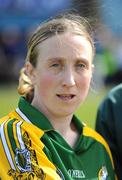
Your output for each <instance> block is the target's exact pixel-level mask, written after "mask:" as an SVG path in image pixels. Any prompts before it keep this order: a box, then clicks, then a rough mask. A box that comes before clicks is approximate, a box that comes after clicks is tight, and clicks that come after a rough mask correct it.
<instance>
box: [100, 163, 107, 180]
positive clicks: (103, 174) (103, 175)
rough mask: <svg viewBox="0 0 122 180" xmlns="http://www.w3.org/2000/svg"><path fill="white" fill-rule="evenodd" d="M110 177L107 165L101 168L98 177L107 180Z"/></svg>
mask: <svg viewBox="0 0 122 180" xmlns="http://www.w3.org/2000/svg"><path fill="white" fill-rule="evenodd" d="M107 177H108V171H107V169H106V166H102V168H101V169H100V171H99V173H98V179H99V180H107Z"/></svg>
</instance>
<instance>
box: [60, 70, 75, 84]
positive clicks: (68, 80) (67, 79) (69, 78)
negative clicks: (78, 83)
mask: <svg viewBox="0 0 122 180" xmlns="http://www.w3.org/2000/svg"><path fill="white" fill-rule="evenodd" d="M62 84H63V86H65V87H70V86H74V85H75V74H74V72H73V71H72V70H71V69H68V70H66V71H65V72H64V73H63V81H62Z"/></svg>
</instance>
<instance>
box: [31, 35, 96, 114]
mask: <svg viewBox="0 0 122 180" xmlns="http://www.w3.org/2000/svg"><path fill="white" fill-rule="evenodd" d="M38 52H39V55H38V59H37V62H38V63H37V67H36V68H35V69H34V68H33V71H32V73H30V78H31V80H32V82H33V84H34V99H33V102H32V104H33V105H34V106H35V107H36V108H37V109H39V110H40V111H41V112H43V113H44V114H45V115H47V117H50V116H57V117H60V116H68V115H72V114H73V113H74V111H75V110H76V109H77V108H78V107H79V105H80V104H81V103H82V102H83V101H84V99H85V97H86V96H87V94H88V91H89V86H90V81H91V76H92V58H93V52H92V47H91V44H90V42H89V41H88V40H87V39H85V38H84V37H82V36H78V35H73V34H68V33H65V34H61V35H58V37H57V36H53V37H51V38H49V39H46V40H45V41H43V42H42V43H41V44H40V45H38ZM57 95H60V96H59V97H58V96H57ZM66 95H67V96H68V98H65V96H66ZM71 95H74V98H71V97H72V96H71Z"/></svg>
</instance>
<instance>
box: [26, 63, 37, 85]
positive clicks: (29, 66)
mask: <svg viewBox="0 0 122 180" xmlns="http://www.w3.org/2000/svg"><path fill="white" fill-rule="evenodd" d="M25 71H26V74H27V76H28V77H29V79H30V80H31V82H32V84H33V85H34V84H35V80H36V75H35V68H34V67H33V65H32V64H31V63H30V62H27V63H26V64H25Z"/></svg>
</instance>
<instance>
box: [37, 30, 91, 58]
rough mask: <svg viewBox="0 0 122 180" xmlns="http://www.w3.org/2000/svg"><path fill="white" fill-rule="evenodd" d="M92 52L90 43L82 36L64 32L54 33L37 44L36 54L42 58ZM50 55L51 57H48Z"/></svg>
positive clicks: (89, 55) (85, 54) (86, 54)
mask: <svg viewBox="0 0 122 180" xmlns="http://www.w3.org/2000/svg"><path fill="white" fill-rule="evenodd" d="M92 54H93V50H92V45H91V43H90V42H89V41H88V39H86V38H85V37H84V36H81V35H74V34H70V33H64V34H59V35H54V36H52V37H50V38H48V39H46V40H44V41H43V42H41V43H40V44H39V45H38V55H39V56H40V57H41V58H42V59H43V58H45V57H46V58H47V59H48V58H52V57H53V56H54V57H60V56H61V57H62V56H71V57H73V56H76V55H77V56H82V55H84V56H88V57H87V58H91V56H92ZM50 56H52V57H50Z"/></svg>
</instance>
